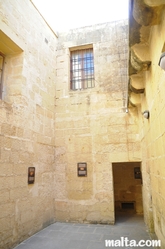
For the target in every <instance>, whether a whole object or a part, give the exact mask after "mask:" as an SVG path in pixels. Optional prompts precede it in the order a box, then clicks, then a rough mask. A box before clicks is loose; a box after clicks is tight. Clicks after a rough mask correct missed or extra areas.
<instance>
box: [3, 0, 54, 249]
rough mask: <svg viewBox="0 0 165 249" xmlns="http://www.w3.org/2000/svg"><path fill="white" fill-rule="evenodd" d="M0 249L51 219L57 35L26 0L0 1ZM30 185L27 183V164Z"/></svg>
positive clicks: (39, 227)
mask: <svg viewBox="0 0 165 249" xmlns="http://www.w3.org/2000/svg"><path fill="white" fill-rule="evenodd" d="M0 13H1V21H0V29H1V32H0V36H1V38H0V40H1V42H2V40H3V39H4V40H3V41H4V44H5V45H6V46H8V48H6V47H4V46H3V45H4V44H3V45H2V43H0V51H1V52H2V53H3V54H4V56H5V68H4V78H3V94H2V99H0V248H2V249H7V248H12V246H14V245H16V244H18V243H19V242H21V241H22V240H24V239H26V238H27V237H29V236H30V235H32V234H34V233H35V232H37V231H38V230H40V229H42V228H43V227H45V226H47V225H48V224H50V223H52V222H53V221H54V207H53V199H54V146H55V131H54V120H55V119H54V104H55V103H54V100H55V76H56V71H55V70H56V59H55V58H56V53H55V51H56V40H57V37H56V36H55V34H54V33H53V32H52V31H51V30H50V28H49V27H48V26H47V24H46V23H45V22H44V20H43V19H42V17H41V16H40V14H39V13H38V12H37V10H36V9H35V7H34V6H33V5H32V3H31V2H30V1H29V0H25V1H21V2H20V1H18V0H13V1H0ZM32 166H33V167H35V170H36V171H35V183H34V184H30V185H28V167H32Z"/></svg>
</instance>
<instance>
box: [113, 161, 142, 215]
mask: <svg viewBox="0 0 165 249" xmlns="http://www.w3.org/2000/svg"><path fill="white" fill-rule="evenodd" d="M112 168H113V184H114V206H115V217H117V216H119V215H121V214H122V215H132V214H141V215H142V214H143V203H142V177H141V163H140V162H123V163H113V164H112ZM137 176H138V177H137Z"/></svg>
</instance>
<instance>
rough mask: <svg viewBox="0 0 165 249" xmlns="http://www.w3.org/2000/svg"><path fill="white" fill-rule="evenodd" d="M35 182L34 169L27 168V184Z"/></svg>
mask: <svg viewBox="0 0 165 249" xmlns="http://www.w3.org/2000/svg"><path fill="white" fill-rule="evenodd" d="M34 180H35V167H29V168H28V184H33V183H34Z"/></svg>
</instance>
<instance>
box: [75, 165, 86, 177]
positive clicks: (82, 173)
mask: <svg viewBox="0 0 165 249" xmlns="http://www.w3.org/2000/svg"><path fill="white" fill-rule="evenodd" d="M77 173H78V176H87V163H77Z"/></svg>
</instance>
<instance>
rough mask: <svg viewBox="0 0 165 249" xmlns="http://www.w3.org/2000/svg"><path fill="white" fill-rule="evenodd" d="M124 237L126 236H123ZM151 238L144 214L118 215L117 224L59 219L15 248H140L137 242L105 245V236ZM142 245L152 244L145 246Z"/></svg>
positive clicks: (112, 237) (108, 237) (134, 238)
mask: <svg viewBox="0 0 165 249" xmlns="http://www.w3.org/2000/svg"><path fill="white" fill-rule="evenodd" d="M121 237H123V239H122V238H121ZM126 237H127V238H128V240H129V242H130V240H136V241H137V242H139V241H140V240H144V241H147V240H151V238H150V236H149V234H148V232H147V229H146V226H145V224H144V221H143V217H142V216H139V215H131V216H125V215H122V216H119V217H118V218H117V219H116V223H115V225H101V224H79V223H61V222H56V223H54V224H52V225H50V226H48V227H47V228H45V229H43V230H41V231H40V232H38V233H36V234H34V235H33V236H32V237H30V238H28V239H27V240H25V241H23V242H22V243H21V244H19V245H18V246H16V247H15V249H104V248H111V249H113V248H115V249H116V248H124V249H130V248H135V249H136V248H139V247H134V246H126V244H124V246H122V244H121V246H117V244H116V246H107V247H106V246H105V240H120V241H118V242H116V243H122V242H121V240H124V238H126ZM142 248H143V249H147V248H153V247H147V246H143V247H142Z"/></svg>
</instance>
